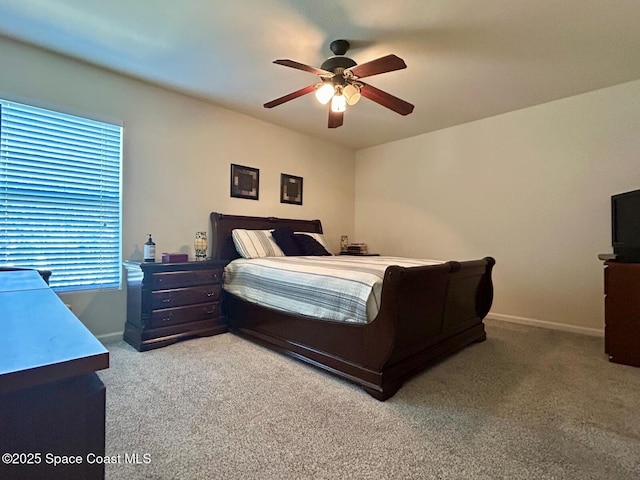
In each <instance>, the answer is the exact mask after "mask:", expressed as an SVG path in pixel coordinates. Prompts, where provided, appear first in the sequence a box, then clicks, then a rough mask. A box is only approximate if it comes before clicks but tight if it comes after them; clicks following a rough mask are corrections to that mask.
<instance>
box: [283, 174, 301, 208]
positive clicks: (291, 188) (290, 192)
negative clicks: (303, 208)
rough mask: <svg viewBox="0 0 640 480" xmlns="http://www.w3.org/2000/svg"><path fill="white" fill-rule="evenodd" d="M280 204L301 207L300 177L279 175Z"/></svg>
mask: <svg viewBox="0 0 640 480" xmlns="http://www.w3.org/2000/svg"><path fill="white" fill-rule="evenodd" d="M280 203H292V204H294V205H302V177H296V176H294V175H288V174H286V173H281V174H280Z"/></svg>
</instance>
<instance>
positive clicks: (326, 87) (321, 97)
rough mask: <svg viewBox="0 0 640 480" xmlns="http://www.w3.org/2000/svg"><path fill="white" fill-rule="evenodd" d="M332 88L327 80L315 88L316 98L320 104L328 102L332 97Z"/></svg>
mask: <svg viewBox="0 0 640 480" xmlns="http://www.w3.org/2000/svg"><path fill="white" fill-rule="evenodd" d="M333 94H334V88H333V85H332V84H331V83H329V82H324V83H322V84H320V86H318V88H317V89H316V98H317V99H318V101H319V102H320V103H321V104H322V105H326V104H327V103H329V100H331V98H332V97H333Z"/></svg>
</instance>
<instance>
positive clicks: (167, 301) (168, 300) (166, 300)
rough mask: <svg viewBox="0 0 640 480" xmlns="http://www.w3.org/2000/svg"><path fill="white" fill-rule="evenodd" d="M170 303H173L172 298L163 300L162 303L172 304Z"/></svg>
mask: <svg viewBox="0 0 640 480" xmlns="http://www.w3.org/2000/svg"><path fill="white" fill-rule="evenodd" d="M170 302H171V297H168V298H163V299H162V303H170Z"/></svg>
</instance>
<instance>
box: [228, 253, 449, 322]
mask: <svg viewBox="0 0 640 480" xmlns="http://www.w3.org/2000/svg"><path fill="white" fill-rule="evenodd" d="M441 263H443V262H442V261H439V260H426V259H412V258H402V257H386V256H380V257H357V256H346V255H345V256H331V257H266V258H252V259H244V258H242V259H237V260H234V261H232V262H231V263H229V264H228V265H227V266H226V267H225V270H224V280H223V288H224V290H225V291H226V292H228V293H231V294H233V295H235V296H237V297H239V298H242V299H243V300H246V301H249V302H252V303H257V304H259V305H262V306H265V307H268V308H273V309H276V310H280V311H284V312H289V313H294V314H296V315H305V316H309V317H315V318H321V319H325V320H333V321H339V322H351V323H368V322H370V321H371V320H373V319H374V318H375V317H376V315H377V314H378V310H379V308H380V295H381V292H382V281H383V279H384V273H385V270H386V269H387V267H388V266H390V265H399V266H401V267H417V266H424V265H437V264H441Z"/></svg>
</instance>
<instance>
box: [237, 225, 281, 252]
mask: <svg viewBox="0 0 640 480" xmlns="http://www.w3.org/2000/svg"><path fill="white" fill-rule="evenodd" d="M271 232H272V230H245V229H240V228H236V229H234V230H233V231H232V232H231V238H232V239H233V243H234V245H235V246H236V250H237V251H238V253H239V254H240V255H241V256H242V257H244V258H263V257H284V256H285V254H284V252H283V251H282V250H281V249H280V247H279V246H278V244H277V243H276V242H275V240H274V239H273V237H272V236H271Z"/></svg>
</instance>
